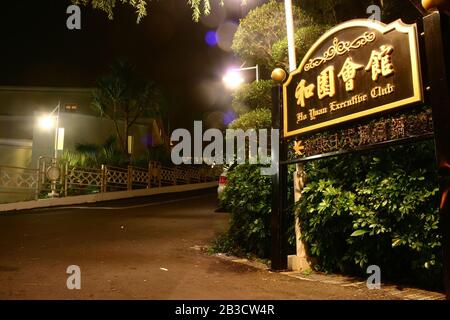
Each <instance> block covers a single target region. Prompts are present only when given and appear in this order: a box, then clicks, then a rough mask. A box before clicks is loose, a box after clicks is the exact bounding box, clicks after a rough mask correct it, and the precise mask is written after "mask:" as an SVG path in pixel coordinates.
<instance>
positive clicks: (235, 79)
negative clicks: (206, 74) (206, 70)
mask: <svg viewBox="0 0 450 320" xmlns="http://www.w3.org/2000/svg"><path fill="white" fill-rule="evenodd" d="M223 82H224V83H225V85H226V86H227V87H228V88H230V89H236V88H237V87H239V86H240V85H241V84H242V83H244V78H242V76H241V75H240V73H239V72H238V71H228V72H227V74H226V75H225V77H223Z"/></svg>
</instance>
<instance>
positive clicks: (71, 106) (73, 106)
mask: <svg viewBox="0 0 450 320" xmlns="http://www.w3.org/2000/svg"><path fill="white" fill-rule="evenodd" d="M65 109H66V111H68V112H75V111H77V109H78V105H76V104H73V103H72V104H66V107H65Z"/></svg>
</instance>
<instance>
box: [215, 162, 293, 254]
mask: <svg viewBox="0 0 450 320" xmlns="http://www.w3.org/2000/svg"><path fill="white" fill-rule="evenodd" d="M260 168H261V166H259V165H249V164H242V165H238V166H236V168H235V169H234V170H232V171H230V172H229V173H228V175H227V180H228V182H227V186H226V188H225V190H224V192H223V194H222V195H221V199H220V200H221V202H222V203H223V205H224V206H225V207H227V208H229V209H230V211H231V212H230V223H229V229H228V232H227V233H226V234H225V235H223V236H221V237H220V238H218V239H217V240H216V241H215V243H213V251H215V252H226V253H233V254H238V253H240V254H241V255H242V254H248V253H250V254H255V255H257V256H258V257H260V258H267V257H269V256H270V245H271V237H270V215H271V209H272V208H271V204H272V180H271V179H272V178H271V176H264V175H261V172H260ZM290 176H292V174H290ZM291 185H292V181H290V182H289V186H291ZM288 194H289V197H290V198H292V188H289V190H288ZM292 212H293V210H289V211H288V212H287V214H288V216H287V224H286V230H285V232H286V233H287V234H288V235H290V236H289V238H290V245H291V248H289V249H290V250H293V246H292V245H293V244H294V243H295V237H294V236H293V233H294V216H293V214H292ZM221 250H225V251H221Z"/></svg>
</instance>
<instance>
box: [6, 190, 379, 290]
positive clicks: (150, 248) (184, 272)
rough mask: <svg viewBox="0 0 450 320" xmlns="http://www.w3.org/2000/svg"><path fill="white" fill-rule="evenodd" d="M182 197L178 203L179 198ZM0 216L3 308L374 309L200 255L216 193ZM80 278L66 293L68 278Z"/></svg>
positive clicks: (218, 217) (221, 226)
mask: <svg viewBox="0 0 450 320" xmlns="http://www.w3.org/2000/svg"><path fill="white" fill-rule="evenodd" d="M183 197H184V198H183ZM183 197H181V198H180V196H169V197H167V196H166V197H161V198H158V199H155V198H153V199H151V200H149V199H137V200H133V201H130V200H128V201H116V202H114V203H108V204H100V205H99V204H97V205H96V206H95V207H93V208H82V207H79V208H60V209H49V210H39V211H28V212H25V213H11V214H0V299H379V298H382V296H380V295H379V294H377V293H374V292H373V291H369V290H357V289H355V288H348V287H341V286H337V285H331V284H323V283H313V282H309V281H302V280H298V279H294V278H290V277H287V276H284V275H280V274H277V273H269V272H268V271H264V270H258V269H254V268H252V267H248V266H244V265H240V264H236V263H234V262H231V261H228V260H226V259H223V258H220V257H216V256H210V255H208V254H207V253H205V252H204V251H201V250H198V248H199V246H200V247H201V246H204V245H207V244H208V243H209V242H210V241H211V239H213V238H214V236H215V235H217V234H218V233H220V232H222V231H223V230H225V229H226V227H227V221H228V216H227V214H225V213H217V212H214V210H215V208H216V207H217V200H216V194H215V193H208V194H206V195H205V194H203V195H198V194H190V195H184V196H183ZM70 265H77V266H79V267H80V269H81V290H68V289H67V286H66V281H67V277H68V276H69V275H68V274H66V269H67V267H68V266H70Z"/></svg>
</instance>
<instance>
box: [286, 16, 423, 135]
mask: <svg viewBox="0 0 450 320" xmlns="http://www.w3.org/2000/svg"><path fill="white" fill-rule="evenodd" d="M353 27H364V28H368V31H370V30H373V29H375V30H377V31H379V32H380V33H381V34H386V33H388V32H390V31H393V30H396V31H398V32H401V33H405V34H408V39H409V45H410V55H411V70H412V85H413V91H414V94H413V95H412V96H410V97H408V98H406V99H403V100H399V101H395V102H392V103H388V104H385V105H381V106H378V107H375V108H371V109H368V110H364V111H360V112H356V113H353V114H350V115H346V116H342V117H339V118H336V119H333V120H329V121H325V122H323V123H319V124H314V125H310V126H307V127H304V128H300V129H296V130H292V131H288V125H287V124H288V123H287V122H288V95H287V91H288V89H287V88H288V86H289V85H290V84H291V82H292V79H293V77H294V76H295V75H297V74H300V73H301V72H302V70H303V69H304V68H305V65H306V64H311V62H312V61H313V60H315V59H317V57H313V56H312V55H313V54H314V53H316V50H317V48H318V47H319V46H320V45H322V43H323V42H324V41H326V40H329V39H330V38H332V37H333V36H335V35H336V34H337V33H338V32H339V31H342V30H345V29H348V28H353ZM423 99H424V98H423V88H422V75H421V66H420V52H419V40H418V31H417V25H416V24H412V25H409V24H405V23H403V21H401V20H396V21H394V22H392V23H390V24H388V25H386V24H384V23H382V22H378V21H375V20H367V19H355V20H350V21H348V22H344V23H342V24H340V25H338V26H336V27H334V28H332V29H330V30H329V31H328V32H326V33H325V34H324V35H322V36H321V37H320V38H319V39H318V40H317V41H316V42H315V43H314V45H313V46H312V47H311V48H310V49H309V50H308V52H307V53H306V55H305V57H304V58H303V60H302V62H301V63H300V66H299V67H298V68H297V69H296V70H295V71H293V72H291V73H290V74H289V77H288V79H287V80H286V82H285V83H284V84H283V124H284V126H283V138H288V137H292V136H296V135H299V134H302V133H306V132H310V131H315V130H317V129H320V128H324V127H329V126H332V125H335V124H340V123H343V122H347V121H350V120H354V119H358V118H362V117H365V116H369V115H373V114H376V113H380V112H383V111H386V110H390V109H394V108H398V107H402V106H405V105H410V104H414V103H419V102H423Z"/></svg>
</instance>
